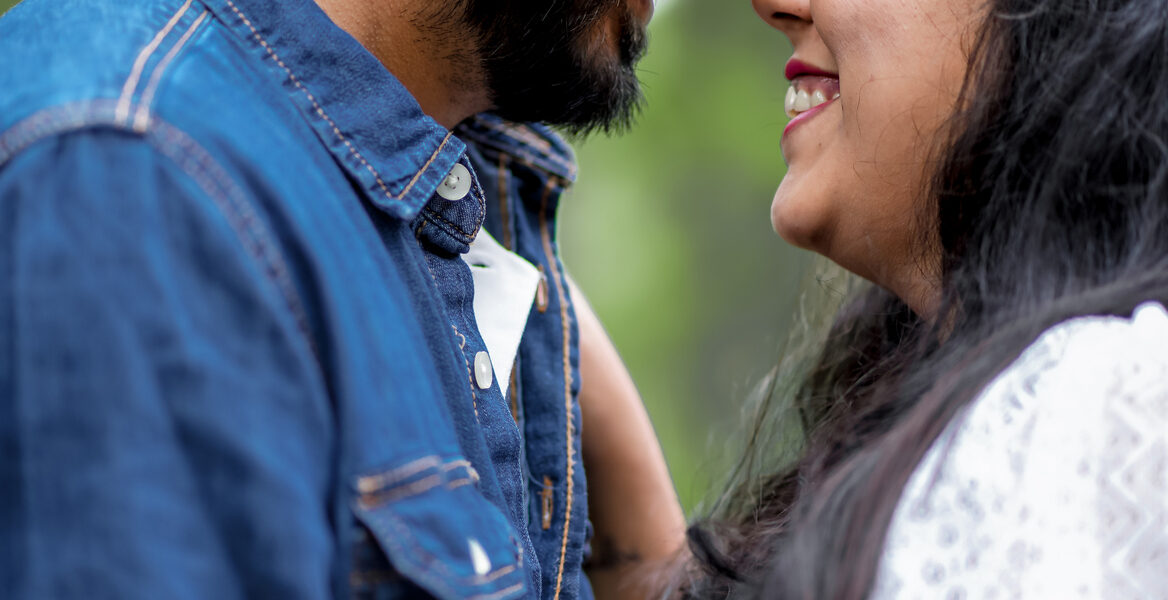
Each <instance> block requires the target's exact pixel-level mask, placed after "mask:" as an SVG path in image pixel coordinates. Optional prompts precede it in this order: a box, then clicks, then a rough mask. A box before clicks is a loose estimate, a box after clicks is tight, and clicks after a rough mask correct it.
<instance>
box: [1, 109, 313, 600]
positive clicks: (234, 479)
mask: <svg viewBox="0 0 1168 600" xmlns="http://www.w3.org/2000/svg"><path fill="white" fill-rule="evenodd" d="M114 165H116V166H117V168H116V169H114V168H112V167H113V166H114ZM127 173H134V174H135V175H134V176H126V175H125V174H127ZM205 175H206V174H203V173H200V172H199V170H198V165H197V164H194V163H192V164H185V163H183V162H181V161H178V160H177V159H175V158H173V157H169V156H166V155H165V150H164V149H162V148H161V147H160V146H158V145H151V144H150V143H149V141H148V140H146V139H144V138H141V137H136V136H132V135H129V134H126V133H124V132H117V131H112V130H101V129H91V130H85V131H79V132H74V133H70V134H66V135H63V136H57V137H50V138H48V139H44V140H41V141H39V142H37V143H36V144H34V145H33V146H31V147H29V148H27V149H26V150H24V151H23V152H22V153H21V154H19V155H17V156H16V157H14V158H13V159H12V160H10V161H9V162H8V163H7V164H5V165H0V281H2V282H4V283H3V284H2V285H0V444H2V446H0V581H2V582H4V584H3V585H4V586H5V589H4V592H3V595H4V596H5V597H10V598H11V597H16V598H75V597H86V598H122V599H130V598H217V599H225V598H244V597H283V598H287V597H327V596H328V595H329V594H330V589H331V588H330V573H329V568H330V564H331V563H332V560H333V556H334V553H335V548H334V547H333V544H334V542H333V536H332V534H331V525H330V507H329V504H330V502H331V500H330V497H329V496H330V490H331V489H332V488H333V481H332V480H331V478H332V477H335V474H333V473H331V468H330V465H331V460H332V453H333V452H335V448H334V446H335V445H336V440H335V439H334V437H335V434H334V433H333V424H332V422H331V419H332V416H331V415H332V413H331V411H330V408H329V405H328V399H327V398H328V396H327V393H326V391H325V385H324V383H323V382H322V378H321V375H320V369H319V368H318V367H316V365H315V364H314V358H313V351H312V348H311V346H310V344H309V342H308V341H307V338H306V337H305V336H304V335H302V333H301V332H300V330H299V329H298V325H297V323H296V319H295V318H294V316H293V314H292V312H291V311H289V310H288V308H287V306H286V304H285V303H284V302H283V301H282V297H281V294H280V292H279V290H278V286H276V285H274V284H273V283H272V281H273V279H272V277H271V276H270V274H268V273H265V272H264V270H265V265H264V263H263V261H262V258H263V257H256V256H255V255H254V254H249V249H248V236H249V235H256V234H257V232H256V231H254V230H253V229H252V227H253V225H254V224H253V223H251V222H250V221H249V220H248V217H247V215H246V214H241V213H239V212H237V211H236V209H234V208H233V207H232V206H230V204H229V203H225V201H224V199H223V198H220V197H216V194H215V192H214V181H212V180H210V179H207V178H206V177H205ZM18 224H19V226H17V225H18ZM290 523H294V524H295V526H288V524H290Z"/></svg>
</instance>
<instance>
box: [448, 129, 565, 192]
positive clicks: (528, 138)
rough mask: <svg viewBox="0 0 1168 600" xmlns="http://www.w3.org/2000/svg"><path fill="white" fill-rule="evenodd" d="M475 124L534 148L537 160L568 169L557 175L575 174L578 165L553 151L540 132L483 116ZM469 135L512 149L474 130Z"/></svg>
mask: <svg viewBox="0 0 1168 600" xmlns="http://www.w3.org/2000/svg"><path fill="white" fill-rule="evenodd" d="M475 124H476V125H478V126H480V127H483V128H486V129H489V130H491V131H493V132H495V133H496V134H498V135H501V136H503V137H505V138H507V139H509V140H511V141H513V142H515V143H517V144H519V145H520V146H522V147H526V148H530V149H531V150H533V151H534V152H535V155H534V156H532V157H531V158H532V159H533V160H535V161H536V162H539V161H541V160H543V159H546V160H548V161H549V162H552V163H555V164H556V165H557V166H560V167H563V169H564V170H565V171H567V173H555V175H563V176H566V177H569V178H571V177H573V176H575V174H576V165H575V164H573V163H572V161H570V160H567V159H565V158H563V157H562V156H560V155H558V154H556V153H554V152H553V145H552V143H551V142H550V141H548V140H546V139H544V138H543V137H541V136H540V135H539V134H538V133H536V132H534V131H532V130H530V129H529V128H527V127H526V126H524V125H521V124H515V125H510V126H508V125H499V124H496V123H492V122H490V121H487V120H485V119H481V118H480V119H475ZM467 137H473V138H475V139H476V140H478V141H480V142H483V143H485V144H487V145H489V146H492V147H494V148H497V149H499V150H502V151H504V152H510V151H511V148H507V147H504V146H502V145H501V144H499V143H498V142H495V141H494V140H491V139H490V138H488V137H486V136H483V135H481V134H476V133H475V132H474V131H473V130H472V131H470V132H469V136H467ZM540 168H542V169H544V170H547V168H546V167H540Z"/></svg>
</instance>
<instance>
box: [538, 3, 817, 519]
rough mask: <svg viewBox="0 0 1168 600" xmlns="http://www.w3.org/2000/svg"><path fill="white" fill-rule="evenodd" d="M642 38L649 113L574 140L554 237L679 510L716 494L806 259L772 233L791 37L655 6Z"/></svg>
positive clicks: (731, 8) (749, 22)
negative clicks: (613, 348)
mask: <svg viewBox="0 0 1168 600" xmlns="http://www.w3.org/2000/svg"><path fill="white" fill-rule="evenodd" d="M650 35H651V39H650V41H651V43H650V50H649V54H648V55H647V56H646V57H645V59H644V61H643V62H642V64H641V80H642V82H643V84H644V88H645V93H646V97H647V100H648V104H647V105H646V108H645V112H644V114H643V115H642V117H641V119H640V120H639V121H638V124H637V126H636V128H635V129H634V130H633V131H631V132H630V133H628V134H626V135H624V136H621V137H618V138H593V139H589V140H586V141H584V142H581V143H577V150H578V158H579V162H580V178H579V182H578V183H577V185H576V187H575V189H574V191H573V192H572V195H571V196H570V197H569V198H568V200H567V202H566V203H565V206H564V208H563V209H562V210H563V213H562V214H563V217H562V219H561V222H560V223H561V224H560V239H561V243H562V251H563V255H564V261H565V263H566V264H567V265H568V268H569V269H571V271H572V273H573V275H574V276H575V278H576V279H577V281H578V283H579V284H580V287H581V288H582V289H583V290H584V292H585V293H586V294H587V295H588V297H589V300H590V301H591V302H592V305H593V307H594V308H595V309H596V312H597V313H598V314H599V315H600V317H601V319H603V320H604V323H605V326H606V327H607V328H608V331H609V334H610V335H611V336H612V338H613V340H614V342H615V343H616V345H617V348H618V349H620V351H621V355H622V356H623V357H624V359H625V361H626V362H627V363H628V366H629V369H630V371H631V372H632V374H633V377H634V379H635V380H636V382H637V385H638V386H639V388H640V390H641V393H642V395H643V396H644V398H645V403H646V405H647V407H648V410H649V413H650V415H651V417H652V419H653V423H654V425H655V426H656V428H657V433H658V435H659V436H660V438H661V442H662V445H663V446H664V449H665V455H666V458H667V460H668V461H669V466H670V470H671V471H672V473H673V476H674V481H675V482H676V484H677V488H678V493H679V494H680V496H681V499H682V503H683V504H684V505H685V507H686V509H687V511H689V510H691V509H692V508H693V507H694V506H695V504H696V503H697V502H699V501H700V500H703V499H706V498H710V497H711V494H712V493H716V492H718V491H720V490H714V489H713V487H714V486H717V485H718V484H719V483H720V478H721V475H722V473H723V472H724V471H725V470H726V469H727V468H729V465H730V461H731V460H732V459H733V458H735V457H736V455H737V452H738V450H739V448H740V445H739V440H738V439H737V438H738V437H740V436H739V435H738V434H739V433H740V432H741V430H742V429H741V422H742V407H743V405H744V403H745V400H746V398H747V395H748V394H749V393H750V392H751V390H752V389H753V388H754V387H755V386H756V385H757V384H758V383H759V381H760V380H761V379H762V377H763V376H764V375H765V374H766V372H767V371H768V370H769V369H770V368H771V367H772V366H774V364H775V363H776V362H777V359H778V346H779V344H780V343H781V342H782V341H784V340H785V338H786V337H787V332H788V330H789V327H790V326H791V325H792V319H793V315H794V314H795V306H796V302H797V300H798V297H799V293H800V291H801V290H800V285H801V283H802V282H803V281H804V280H805V278H804V275H805V274H806V272H807V270H808V268H809V266H810V257H809V255H808V254H807V253H805V252H803V251H800V250H796V249H794V248H792V247H790V246H788V245H787V244H786V243H784V242H783V241H782V240H781V239H779V237H778V236H777V235H776V234H775V233H774V231H773V230H772V229H771V224H770V204H771V198H772V197H773V195H774V190H775V188H776V187H777V185H778V182H779V179H781V178H782V176H783V174H784V172H785V167H784V165H783V161H782V158H781V156H780V153H779V139H780V137H781V135H782V131H783V127H784V126H786V122H787V118H786V116H785V115H784V113H783V96H784V94H785V93H786V91H787V86H786V81H785V79H784V78H783V66H784V64H785V63H786V61H787V58H788V57H789V56H790V46H789V45H788V44H787V40H786V38H785V37H783V36H782V35H780V34H779V32H777V31H775V30H773V29H771V28H770V27H768V26H767V25H766V24H765V23H763V21H762V20H761V19H759V18H758V16H757V15H755V13H754V10H753V9H752V8H751V4H750V2H749V0H666V1H665V2H661V1H660V0H658V5H657V14H656V16H655V17H654V19H653V22H652V24H651V26H650Z"/></svg>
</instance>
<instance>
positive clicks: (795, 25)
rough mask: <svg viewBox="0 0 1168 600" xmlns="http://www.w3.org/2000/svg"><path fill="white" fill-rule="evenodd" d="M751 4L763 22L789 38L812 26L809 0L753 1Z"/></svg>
mask: <svg viewBox="0 0 1168 600" xmlns="http://www.w3.org/2000/svg"><path fill="white" fill-rule="evenodd" d="M751 4H753V5H754V12H756V13H758V16H759V17H760V18H761V19H762V20H763V21H766V22H767V24H768V25H770V26H771V27H774V28H775V29H778V30H779V31H782V32H783V33H785V34H787V35H788V36H790V35H791V34H793V33H794V32H795V31H796V30H797V29H800V28H803V27H806V26H807V25H810V24H811V7H810V3H809V0H751Z"/></svg>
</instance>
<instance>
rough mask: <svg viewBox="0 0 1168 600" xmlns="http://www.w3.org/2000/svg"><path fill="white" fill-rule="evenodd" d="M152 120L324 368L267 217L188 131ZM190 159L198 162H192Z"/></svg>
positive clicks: (156, 136) (168, 151)
mask: <svg viewBox="0 0 1168 600" xmlns="http://www.w3.org/2000/svg"><path fill="white" fill-rule="evenodd" d="M150 121H151V127H150V131H149V132H148V135H147V137H146V139H147V140H149V141H150V144H151V145H152V146H154V147H155V148H156V149H157V150H158V151H159V152H161V153H162V154H163V155H165V156H166V157H167V158H170V159H171V160H172V161H174V163H175V164H176V165H177V166H178V167H179V168H180V169H182V170H183V171H184V172H185V173H187V175H189V176H190V177H192V178H193V179H195V181H196V182H197V183H198V184H199V187H201V188H202V189H203V191H204V192H206V193H207V194H208V195H209V196H211V198H212V200H214V201H215V204H216V205H217V206H218V207H219V210H220V211H222V212H223V214H224V216H226V217H227V220H228V223H229V224H230V225H231V228H232V229H234V230H235V233H236V237H237V238H238V239H239V241H240V242H241V243H242V244H243V246H244V249H245V250H247V252H248V254H250V255H251V257H252V259H253V260H255V261H257V262H258V263H259V264H260V265H261V266H262V268H263V271H264V272H265V275H267V277H268V279H269V281H271V282H272V283H273V284H275V286H276V288H277V290H278V291H279V292H280V295H281V296H283V298H284V302H285V304H286V305H287V307H288V309H289V310H290V311H291V312H292V316H293V319H294V320H295V321H296V326H297V327H298V328H299V330H300V334H301V335H302V336H303V338H304V340H305V342H306V343H307V344H308V348H309V350H310V351H311V352H312V356H313V360H315V361H316V364H317V368H319V369H321V371H322V372H323V366H322V365H321V363H320V352H319V350H318V348H317V346H316V342H315V341H314V339H313V337H312V333H311V331H310V329H309V327H308V318H307V314H306V313H305V311H304V304H303V302H302V301H301V300H300V295H299V294H298V293H297V291H296V286H295V285H294V284H293V283H292V280H291V277H290V276H289V275H288V271H289V270H288V265H287V264H286V262H285V261H284V259H283V257H282V256H281V253H280V251H279V250H278V249H276V244H275V243H274V242H273V241H272V238H271V234H270V233H269V232H268V231H267V229H266V228H265V227H264V226H263V221H261V220H260V218H259V216H258V215H257V214H256V211H255V207H254V206H253V205H252V203H251V202H249V201H248V199H247V196H246V195H245V194H244V193H243V192H242V191H241V190H240V189H239V187H238V185H237V184H236V183H235V181H234V179H232V178H231V177H230V176H229V175H228V174H227V173H226V172H225V171H224V169H223V167H221V166H220V165H219V164H218V163H217V162H216V161H215V159H214V158H212V157H211V155H210V154H208V153H207V151H206V150H204V149H203V148H202V146H199V144H198V143H197V142H195V141H194V140H193V139H191V138H190V137H189V136H187V135H186V134H185V133H184V132H182V131H181V130H179V129H178V128H176V127H173V126H171V125H170V124H169V123H166V122H163V121H159V120H158V119H156V118H154V117H151V119H150ZM175 146H179V147H180V148H181V149H182V150H183V151H184V152H183V153H182V154H180V153H178V152H175ZM190 161H195V162H193V163H191V162H190ZM223 188H225V189H223Z"/></svg>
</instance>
